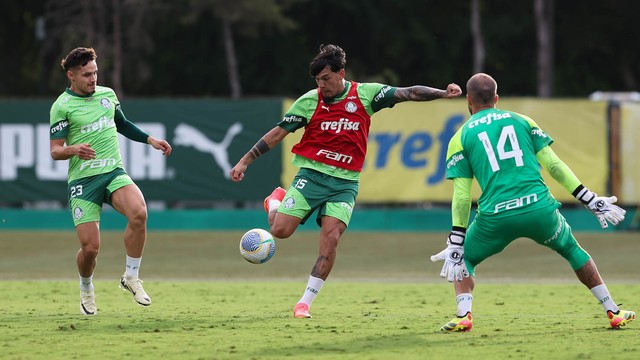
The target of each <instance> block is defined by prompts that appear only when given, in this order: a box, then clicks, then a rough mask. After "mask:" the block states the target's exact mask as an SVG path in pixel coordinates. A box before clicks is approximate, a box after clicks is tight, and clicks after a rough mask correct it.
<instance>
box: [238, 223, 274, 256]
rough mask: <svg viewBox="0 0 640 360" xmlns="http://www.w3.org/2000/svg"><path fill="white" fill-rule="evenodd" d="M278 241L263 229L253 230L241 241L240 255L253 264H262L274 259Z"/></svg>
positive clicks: (245, 234)
mask: <svg viewBox="0 0 640 360" xmlns="http://www.w3.org/2000/svg"><path fill="white" fill-rule="evenodd" d="M275 252H276V241H275V240H274V239H273V236H271V234H270V233H269V232H268V231H266V230H263V229H251V230H249V231H247V232H246V233H244V235H242V238H241V239H240V255H242V257H243V258H244V259H245V260H247V261H248V262H250V263H252V264H262V263H265V262H267V261H269V259H271V258H272V257H273V254H275Z"/></svg>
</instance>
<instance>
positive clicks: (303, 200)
mask: <svg viewBox="0 0 640 360" xmlns="http://www.w3.org/2000/svg"><path fill="white" fill-rule="evenodd" d="M359 185H360V183H359V182H358V181H354V180H345V179H340V178H337V177H334V176H330V175H326V174H323V173H321V172H319V171H316V170H312V169H307V168H301V169H300V171H298V174H297V175H296V177H295V178H294V179H293V182H292V183H291V186H290V187H289V189H288V190H287V193H286V194H285V196H284V199H283V200H282V204H281V205H280V208H278V212H279V213H283V214H287V215H291V216H295V217H297V218H300V219H302V221H301V222H300V223H301V224H304V223H305V222H306V221H307V219H308V218H309V217H310V216H311V214H313V212H314V211H315V210H316V209H317V210H318V214H317V217H316V223H317V224H318V226H321V219H322V217H323V216H331V217H334V218H336V219H338V220H340V221H342V222H343V223H345V225H347V226H348V225H349V221H350V220H351V213H352V212H353V207H354V206H355V204H356V197H357V196H358V187H359Z"/></svg>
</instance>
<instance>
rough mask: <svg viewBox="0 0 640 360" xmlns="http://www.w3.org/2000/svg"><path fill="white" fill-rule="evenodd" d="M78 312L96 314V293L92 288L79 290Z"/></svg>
mask: <svg viewBox="0 0 640 360" xmlns="http://www.w3.org/2000/svg"><path fill="white" fill-rule="evenodd" d="M80 313H81V314H82V315H96V314H97V313H98V308H96V295H95V294H94V292H93V290H80Z"/></svg>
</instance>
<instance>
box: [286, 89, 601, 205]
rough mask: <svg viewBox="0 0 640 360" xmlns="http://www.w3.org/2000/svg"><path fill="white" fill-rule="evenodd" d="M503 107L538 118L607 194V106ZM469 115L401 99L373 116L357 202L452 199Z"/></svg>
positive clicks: (449, 106) (560, 150) (518, 103)
mask: <svg viewBox="0 0 640 360" xmlns="http://www.w3.org/2000/svg"><path fill="white" fill-rule="evenodd" d="M285 107H286V106H285ZM498 107H499V108H501V109H507V110H511V111H516V112H519V113H522V114H525V115H527V116H529V117H531V118H533V119H534V120H535V121H536V122H537V123H538V125H539V126H540V127H541V128H542V129H543V130H544V131H546V132H547V133H548V134H549V135H550V136H551V137H552V138H553V139H554V140H555V143H554V144H553V145H552V148H553V149H554V151H555V152H556V153H557V154H558V155H559V156H560V158H561V159H563V160H564V161H565V162H566V163H567V164H568V165H569V166H570V167H571V169H572V170H573V171H574V173H575V174H576V175H577V176H578V177H579V178H580V180H581V181H582V182H583V183H584V184H586V185H587V186H588V187H589V188H590V189H592V190H593V191H595V192H599V193H604V192H605V189H606V182H607V175H608V163H607V127H606V104H605V103H603V102H602V103H598V102H590V101H587V100H538V99H504V100H503V99H501V100H500V101H499V103H498ZM286 108H288V107H286ZM468 117H469V113H468V110H467V103H466V100H465V99H454V100H437V101H432V102H422V103H400V104H397V105H396V106H395V107H393V108H392V109H383V110H381V111H379V112H378V113H376V114H374V115H373V117H372V125H371V130H370V133H369V146H368V152H367V158H366V161H365V166H364V169H363V172H362V176H361V179H360V180H361V182H360V194H359V196H358V202H359V203H367V202H369V203H401V202H449V201H451V193H452V184H451V182H450V181H446V180H445V160H446V159H445V157H446V152H447V144H448V142H449V139H450V138H451V137H452V136H453V134H454V133H455V131H456V130H457V129H458V128H459V126H461V125H462V124H463V123H464V121H465V120H466V119H467V118H468ZM301 136H302V131H301V130H300V131H297V132H296V133H294V134H292V135H290V136H288V137H287V138H285V142H284V143H283V153H282V155H283V163H284V171H283V176H282V182H283V184H285V185H287V186H288V185H289V184H290V182H291V180H292V179H293V177H294V175H295V173H296V172H297V168H295V167H294V166H293V165H291V159H292V154H291V152H290V149H291V147H292V146H293V145H294V144H295V143H297V142H298V141H299V139H300V137H301ZM543 175H544V177H545V181H546V183H547V184H548V185H549V187H550V188H551V190H552V193H553V194H554V196H555V197H556V199H558V200H569V201H575V199H574V198H573V197H572V196H571V194H569V193H568V192H567V191H566V190H565V189H564V188H562V187H561V186H560V185H558V184H557V183H556V182H555V181H554V180H553V179H551V177H550V176H548V174H546V172H545V171H543ZM514 181H518V179H514ZM474 186H475V188H474V190H473V195H474V199H476V200H477V198H478V197H479V194H480V190H479V188H478V187H477V184H476V183H475V182H474Z"/></svg>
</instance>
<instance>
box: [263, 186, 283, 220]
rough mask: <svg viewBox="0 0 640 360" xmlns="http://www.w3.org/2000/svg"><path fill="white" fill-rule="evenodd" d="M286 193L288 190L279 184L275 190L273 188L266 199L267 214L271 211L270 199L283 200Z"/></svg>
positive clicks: (265, 208)
mask: <svg viewBox="0 0 640 360" xmlns="http://www.w3.org/2000/svg"><path fill="white" fill-rule="evenodd" d="M286 193H287V191H286V190H285V189H283V188H281V187H279V186H278V187H277V188H275V190H273V192H272V193H271V194H270V195H269V196H267V197H266V198H265V199H264V211H266V212H267V214H268V213H269V200H278V201H282V199H284V194H286Z"/></svg>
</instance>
